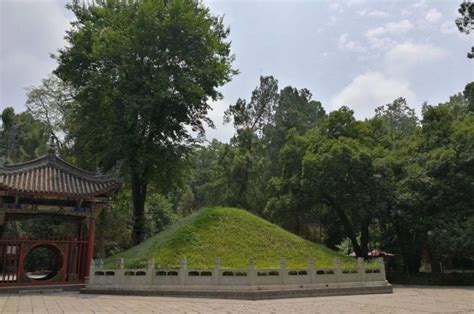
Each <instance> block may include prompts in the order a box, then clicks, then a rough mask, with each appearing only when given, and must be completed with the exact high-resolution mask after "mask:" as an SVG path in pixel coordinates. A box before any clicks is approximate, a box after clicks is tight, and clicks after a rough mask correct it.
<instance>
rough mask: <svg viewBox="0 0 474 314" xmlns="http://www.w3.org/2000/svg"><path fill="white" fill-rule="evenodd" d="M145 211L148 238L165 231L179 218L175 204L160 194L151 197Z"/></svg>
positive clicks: (153, 194)
mask: <svg viewBox="0 0 474 314" xmlns="http://www.w3.org/2000/svg"><path fill="white" fill-rule="evenodd" d="M145 210H146V216H147V230H148V235H147V238H149V237H150V236H153V235H155V234H157V233H159V232H161V231H163V230H164V229H165V228H166V227H168V226H170V225H171V224H173V223H174V222H176V221H177V220H178V218H179V216H178V215H177V214H176V212H175V211H174V209H173V204H172V203H171V202H170V201H169V200H168V198H167V197H166V196H164V195H161V194H159V193H152V194H150V195H149V197H148V199H147V201H146V203H145Z"/></svg>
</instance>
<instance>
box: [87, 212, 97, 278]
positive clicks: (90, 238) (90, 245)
mask: <svg viewBox="0 0 474 314" xmlns="http://www.w3.org/2000/svg"><path fill="white" fill-rule="evenodd" d="M94 237H95V218H92V217H91V218H90V220H89V236H88V239H87V255H86V265H85V267H86V271H85V275H86V277H87V276H89V270H90V268H91V263H92V256H93V255H94Z"/></svg>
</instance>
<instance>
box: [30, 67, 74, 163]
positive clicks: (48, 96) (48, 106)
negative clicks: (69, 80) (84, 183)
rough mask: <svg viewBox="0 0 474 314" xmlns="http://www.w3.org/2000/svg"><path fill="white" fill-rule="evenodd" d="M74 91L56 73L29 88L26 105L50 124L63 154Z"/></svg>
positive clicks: (55, 141)
mask: <svg viewBox="0 0 474 314" xmlns="http://www.w3.org/2000/svg"><path fill="white" fill-rule="evenodd" d="M73 100H74V92H73V91H72V89H71V88H70V86H68V85H67V84H65V83H64V82H63V81H61V80H60V79H59V78H58V77H56V76H55V75H54V74H50V75H49V76H48V77H47V78H46V79H43V80H42V81H41V85H39V86H35V87H29V88H28V89H27V100H26V107H27V109H28V112H30V113H31V114H32V115H33V117H35V118H36V119H38V120H39V121H41V122H43V123H45V124H47V125H48V127H49V130H50V133H51V139H52V141H54V143H55V145H56V146H57V148H58V150H59V153H60V154H61V155H63V154H64V153H65V149H66V148H67V146H68V143H67V140H68V138H67V130H66V125H65V123H66V121H67V119H66V116H67V115H68V113H69V111H70V108H71V106H72V105H73V104H72V102H73Z"/></svg>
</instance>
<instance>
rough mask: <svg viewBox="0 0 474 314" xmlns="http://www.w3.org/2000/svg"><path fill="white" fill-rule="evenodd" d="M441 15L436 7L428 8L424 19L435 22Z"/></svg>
mask: <svg viewBox="0 0 474 314" xmlns="http://www.w3.org/2000/svg"><path fill="white" fill-rule="evenodd" d="M442 17H443V14H442V13H441V12H439V11H438V10H437V9H434V8H433V9H429V10H428V12H426V15H425V20H426V21H427V22H428V23H436V22H438V21H439V20H440V19H441V18H442Z"/></svg>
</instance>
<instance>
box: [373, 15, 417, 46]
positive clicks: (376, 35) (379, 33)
mask: <svg viewBox="0 0 474 314" xmlns="http://www.w3.org/2000/svg"><path fill="white" fill-rule="evenodd" d="M411 29H413V24H412V23H411V22H410V21H409V20H406V19H405V20H401V21H399V22H390V23H386V24H385V25H384V26H380V27H377V28H372V29H369V30H368V31H367V32H366V33H365V37H366V38H367V41H368V42H369V44H370V46H371V47H372V48H373V49H386V48H390V47H391V46H393V45H395V43H396V40H395V39H394V37H399V36H400V35H403V34H405V33H407V32H408V31H410V30H411Z"/></svg>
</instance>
